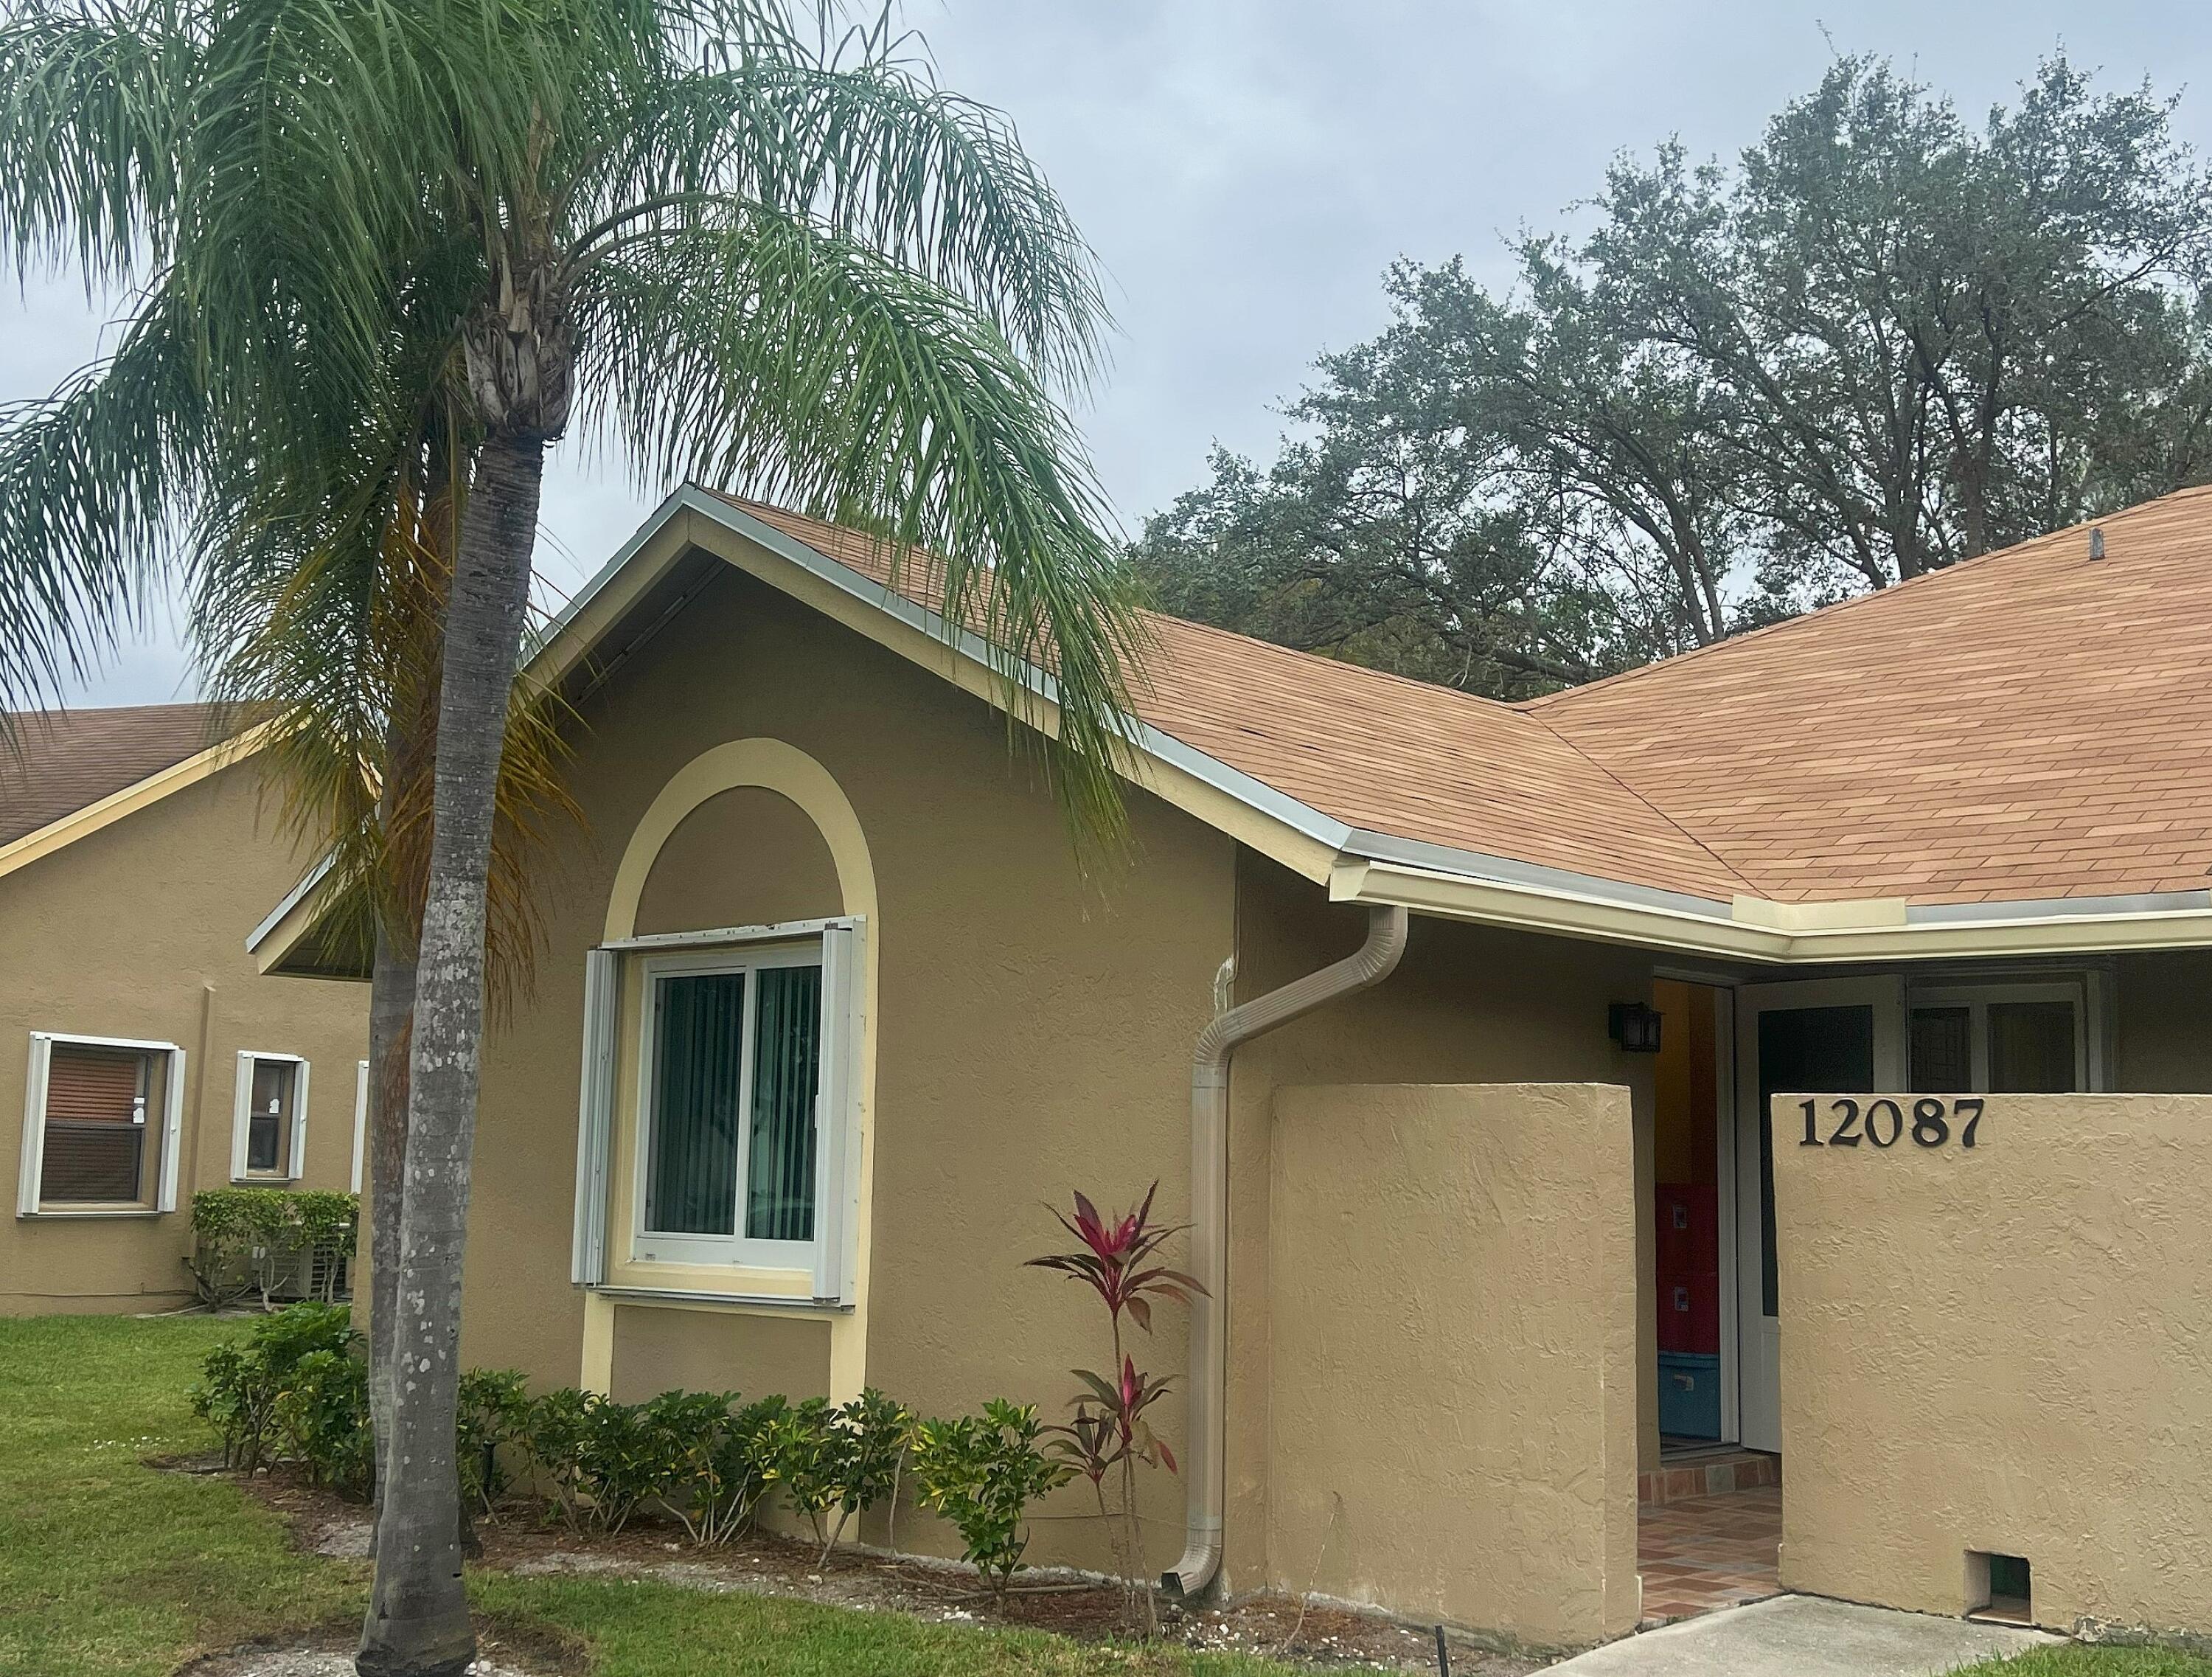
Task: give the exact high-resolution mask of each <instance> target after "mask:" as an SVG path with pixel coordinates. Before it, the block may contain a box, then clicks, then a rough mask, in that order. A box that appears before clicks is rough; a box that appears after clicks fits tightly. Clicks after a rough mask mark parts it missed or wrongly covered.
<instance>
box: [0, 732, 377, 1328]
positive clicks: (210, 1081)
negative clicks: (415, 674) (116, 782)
mask: <svg viewBox="0 0 2212 1677" xmlns="http://www.w3.org/2000/svg"><path fill="white" fill-rule="evenodd" d="M276 800H277V794H276V793H273V792H271V791H270V790H269V789H268V788H267V787H266V786H265V784H264V780H263V776H262V772H261V769H260V768H259V766H258V763H257V762H254V761H251V760H249V761H247V762H245V763H237V764H234V765H233V766H232V767H230V768H228V769H222V771H220V772H219V773H217V774H216V775H212V776H210V778H209V779H206V780H204V781H200V782H199V783H198V784H197V785H196V786H191V787H186V788H185V789H184V790H182V791H179V792H176V793H172V794H171V795H170V796H168V797H166V798H163V799H160V800H159V801H158V802H155V803H153V804H151V805H148V806H147V807H145V808H143V809H142V810H139V811H137V812H136V813H134V814H131V815H129V816H126V817H124V818H123V819H121V820H119V821H118V822H116V823H113V824H112V825H111V826H108V827H106V828H103V829H100V831H98V832H95V833H92V834H90V835H88V836H86V837H83V838H81V839H79V840H77V841H76V842H75V843H72V844H70V845H67V846H65V847H64V848H61V849H59V850H57V851H54V852H53V853H52V854H49V855H46V856H42V857H40V859H39V860H36V861H33V862H32V863H31V864H30V865H29V866H26V867H23V868H21V869H19V870H18V871H16V872H13V873H11V874H9V876H8V877H7V878H6V879H5V880H0V951H5V960H4V962H3V963H0V1171H4V1172H5V1174H6V1178H7V1183H8V1186H7V1189H6V1193H7V1198H8V1202H9V1205H10V1206H13V1205H14V1203H15V1193H16V1182H15V1178H16V1176H17V1173H18V1171H19V1170H20V1169H21V1165H20V1163H19V1161H20V1158H21V1152H20V1147H21V1136H22V1128H21V1127H22V1123H23V1117H24V1098H25V1096H24V1084H25V1070H26V1060H27V1057H28V1054H29V1052H30V1036H31V1033H32V1032H33V1031H34V1030H46V1031H55V1032H61V1033H66V1034H71V1035H78V1036H108V1037H127V1038H132V1039H136V1040H139V1041H149V1042H170V1043H174V1044H175V1045H176V1046H178V1047H179V1048H182V1049H184V1050H185V1091H184V1103H183V1111H182V1115H181V1125H180V1130H181V1134H180V1145H181V1150H182V1151H181V1153H180V1156H179V1170H178V1173H177V1209H176V1210H174V1211H173V1212H162V1213H152V1212H148V1213H139V1214H124V1215H109V1214H93V1215H71V1214H68V1213H47V1214H41V1215H40V1216H37V1217H33V1218H22V1217H17V1216H15V1215H12V1214H10V1215H7V1216H4V1217H0V1312H4V1313H6V1314H9V1315H34V1314H39V1313H42V1312H48V1311H100V1310H151V1309H167V1308H171V1307H173V1306H175V1305H177V1304H179V1303H184V1302H185V1301H186V1300H188V1299H189V1298H190V1297H191V1278H190V1276H189V1275H188V1274H187V1273H186V1271H185V1267H184V1259H185V1255H186V1254H187V1253H188V1252H190V1250H191V1215H190V1213H191V1196H192V1194H193V1193H194V1192H195V1191H196V1190H197V1189H200V1188H219V1187H222V1185H224V1184H225V1183H227V1182H229V1181H230V1167H231V1129H232V1119H233V1115H234V1095H235V1092H236V1083H237V1079H238V1075H239V1070H238V1054H239V1052H240V1050H241V1049H248V1050H257V1051H259V1052H262V1053H268V1054H297V1055H300V1056H301V1057H302V1058H303V1059H305V1060H307V1062H308V1064H309V1066H310V1067H311V1071H310V1074H309V1077H308V1097H307V1142H306V1151H305V1154H304V1157H303V1159H302V1163H301V1171H300V1175H299V1178H298V1180H296V1181H295V1182H287V1183H279V1184H275V1185H277V1186H285V1187H292V1188H333V1189H339V1190H343V1189H344V1188H347V1187H348V1186H349V1184H350V1181H351V1176H352V1168H353V1130H354V1093H355V1079H356V1067H357V1066H358V1065H359V1063H360V1061H361V1060H362V1056H363V1055H364V1054H367V1053H368V987H367V986H365V985H361V984H347V983H337V982H332V981H320V980H301V979H290V978H266V977H263V976H262V975H260V974H259V972H258V970H257V969H256V968H255V966H254V963H253V960H252V957H250V956H249V955H248V954H247V953H246V938H247V936H248V935H249V934H250V933H252V930H253V928H254V927H255V926H256V925H257V924H258V922H259V921H260V919H261V917H262V916H263V915H264V914H267V913H268V912H269V909H270V907H271V906H272V905H273V904H275V903H276V902H277V901H278V900H279V899H280V898H282V897H283V895H284V894H285V893H286V892H287V891H289V890H291V889H292V887H293V886H294V885H295V884H298V883H299V879H300V876H301V872H302V871H303V870H304V867H305V866H306V863H307V861H308V860H311V858H310V857H309V856H308V855H307V854H306V853H305V852H304V851H302V850H301V849H298V848H295V847H294V846H292V845H289V844H288V843H286V842H283V837H282V833H281V828H280V825H279V823H278V820H277V815H278V805H277V801H276Z"/></svg>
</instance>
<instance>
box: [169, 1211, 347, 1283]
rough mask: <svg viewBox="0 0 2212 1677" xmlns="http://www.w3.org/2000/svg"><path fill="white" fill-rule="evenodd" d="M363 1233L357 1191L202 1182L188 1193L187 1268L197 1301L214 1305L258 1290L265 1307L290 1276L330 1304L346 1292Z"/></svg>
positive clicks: (290, 1278)
mask: <svg viewBox="0 0 2212 1677" xmlns="http://www.w3.org/2000/svg"><path fill="white" fill-rule="evenodd" d="M360 1235H361V1196H360V1195H359V1194H331V1193H326V1192H323V1191H320V1190H315V1189H298V1188H204V1189H202V1190H201V1191H200V1192H199V1193H197V1194H194V1195H192V1251H191V1256H190V1257H188V1258H186V1259H185V1261H184V1262H185V1268H186V1269H188V1270H190V1271H191V1276H192V1286H193V1290H194V1291H195V1292H196V1293H197V1295H198V1297H199V1301H200V1303H203V1304H205V1305H207V1306H208V1307H209V1308H210V1309H222V1308H223V1307H224V1306H225V1305H228V1304H234V1303H237V1302H238V1301H239V1300H240V1299H241V1298H243V1297H246V1295H247V1294H249V1293H258V1294H259V1295H260V1297H261V1306H262V1308H263V1309H270V1307H271V1305H272V1303H273V1301H274V1300H275V1298H276V1295H277V1294H278V1293H279V1292H281V1291H284V1290H285V1286H286V1283H287V1282H288V1281H289V1280H292V1279H295V1278H297V1279H301V1280H302V1281H303V1282H304V1283H305V1285H303V1286H302V1287H301V1291H306V1292H311V1294H312V1296H313V1297H315V1298H317V1299H319V1300H320V1301H321V1302H322V1303H325V1304H330V1303H336V1302H337V1299H338V1297H340V1296H341V1295H342V1294H343V1292H344V1291H345V1288H344V1286H343V1280H344V1278H345V1275H346V1272H347V1270H348V1268H349V1266H350V1264H351V1262H352V1261H353V1255H354V1247H355V1245H356V1243H357V1242H358V1240H359V1238H360ZM303 1269H304V1271H305V1273H304V1275H302V1273H301V1272H302V1270H303Z"/></svg>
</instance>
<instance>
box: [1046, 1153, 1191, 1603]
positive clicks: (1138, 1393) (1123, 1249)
mask: <svg viewBox="0 0 2212 1677" xmlns="http://www.w3.org/2000/svg"><path fill="white" fill-rule="evenodd" d="M1159 1188H1160V1185H1159V1184H1158V1182H1154V1183H1153V1184H1152V1187H1151V1188H1147V1189H1146V1191H1145V1200H1144V1203H1143V1204H1142V1205H1140V1206H1138V1207H1137V1208H1136V1210H1134V1211H1133V1212H1127V1213H1126V1214H1125V1215H1123V1216H1121V1217H1119V1218H1114V1219H1112V1220H1111V1221H1109V1220H1108V1219H1107V1218H1103V1217H1101V1216H1099V1214H1098V1210H1097V1206H1093V1205H1092V1204H1091V1201H1090V1200H1086V1199H1085V1198H1084V1196H1083V1195H1082V1194H1077V1195H1076V1196H1075V1215H1074V1217H1073V1218H1070V1217H1068V1216H1067V1215H1066V1213H1065V1212H1060V1211H1058V1210H1054V1212H1053V1215H1054V1217H1056V1218H1059V1219H1060V1226H1061V1227H1062V1228H1064V1229H1066V1230H1067V1231H1068V1233H1070V1234H1072V1235H1073V1236H1075V1237H1076V1239H1078V1240H1079V1241H1080V1242H1082V1243H1083V1245H1082V1248H1081V1249H1080V1250H1079V1251H1074V1252H1055V1253H1052V1254H1049V1255H1047V1256H1044V1257H1042V1258H1031V1259H1030V1263H1031V1264H1032V1265H1034V1266H1035V1267H1037V1268H1039V1269H1056V1270H1059V1271H1060V1273H1063V1274H1066V1275H1072V1276H1073V1277H1075V1278H1076V1279H1078V1280H1079V1281H1081V1282H1083V1283H1084V1284H1085V1285H1087V1286H1089V1287H1090V1289H1091V1291H1093V1292H1095V1293H1097V1295H1098V1297H1099V1301H1100V1302H1101V1303H1103V1304H1104V1305H1105V1306H1106V1315H1107V1321H1108V1322H1109V1325H1110V1327H1111V1328H1112V1331H1113V1336H1114V1360H1113V1362H1112V1363H1111V1364H1109V1367H1110V1368H1111V1369H1112V1370H1113V1375H1112V1377H1111V1378H1109V1377H1107V1376H1103V1375H1098V1374H1094V1373H1092V1372H1091V1370H1089V1369H1077V1370H1074V1373H1075V1377H1076V1378H1077V1379H1078V1380H1080V1381H1081V1382H1083V1383H1084V1385H1085V1388H1088V1389H1086V1390H1085V1391H1082V1392H1079V1393H1077V1394H1076V1395H1075V1396H1074V1398H1073V1399H1072V1400H1071V1401H1072V1402H1073V1406H1074V1411H1075V1413H1074V1417H1073V1419H1072V1420H1070V1421H1069V1422H1068V1423H1067V1424H1066V1425H1064V1426H1056V1427H1054V1428H1051V1429H1050V1431H1052V1432H1053V1433H1054V1434H1055V1435H1057V1436H1056V1437H1055V1438H1054V1449H1056V1450H1058V1452H1059V1453H1060V1456H1061V1458H1062V1459H1063V1460H1065V1461H1066V1462H1067V1463H1068V1464H1069V1465H1070V1466H1071V1467H1073V1468H1074V1469H1075V1471H1076V1472H1077V1473H1080V1474H1081V1475H1082V1476H1083V1477H1084V1478H1085V1479H1087V1480H1090V1481H1091V1490H1092V1492H1093V1493H1094V1494H1096V1495H1097V1498H1098V1514H1099V1518H1100V1520H1101V1521H1102V1522H1103V1523H1104V1525H1105V1527H1106V1530H1107V1534H1108V1538H1109V1540H1110V1541H1111V1542H1112V1544H1113V1546H1114V1564H1115V1570H1116V1571H1119V1572H1120V1573H1121V1590H1122V1607H1123V1611H1124V1612H1125V1613H1127V1615H1128V1616H1129V1618H1130V1619H1132V1620H1133V1621H1135V1622H1136V1623H1138V1624H1139V1625H1141V1627H1142V1629H1143V1631H1144V1633H1145V1634H1146V1636H1148V1637H1149V1636H1155V1635H1157V1634H1158V1631H1159V1617H1158V1613H1157V1612H1156V1610H1155V1608H1154V1607H1153V1603H1152V1577H1151V1575H1150V1574H1149V1573H1148V1572H1147V1571H1146V1568H1145V1552H1144V1540H1143V1534H1142V1532H1141V1529H1140V1528H1139V1523H1138V1520H1137V1464H1138V1463H1139V1462H1143V1463H1144V1464H1146V1466H1147V1467H1165V1468H1166V1469H1167V1470H1168V1471H1169V1472H1170V1473H1174V1472H1175V1471H1176V1459H1175V1452H1174V1451H1173V1450H1171V1449H1169V1448H1168V1446H1167V1443H1166V1442H1165V1441H1164V1440H1163V1439H1161V1438H1158V1437H1154V1436H1153V1433H1152V1426H1151V1424H1150V1423H1149V1422H1147V1421H1146V1419H1145V1412H1146V1410H1147V1409H1149V1408H1151V1407H1152V1405H1153V1404H1155V1403H1157V1402H1158V1401H1159V1400H1160V1399H1161V1398H1162V1397H1163V1396H1164V1395H1165V1394H1166V1392H1167V1388H1168V1382H1166V1381H1164V1380H1155V1379H1153V1378H1152V1376H1150V1375H1148V1374H1146V1373H1144V1372H1142V1371H1141V1370H1139V1368H1138V1367H1137V1364H1136V1359H1135V1358H1133V1357H1132V1356H1130V1354H1129V1353H1128V1352H1127V1350H1126V1349H1125V1348H1124V1347H1123V1345H1122V1341H1121V1318H1122V1317H1123V1316H1124V1315H1127V1317H1128V1318H1129V1320H1130V1321H1132V1322H1135V1323H1136V1324H1137V1326H1138V1327H1139V1328H1143V1329H1144V1330H1145V1332H1146V1333H1147V1334H1150V1333H1151V1332H1152V1300H1153V1299H1155V1298H1171V1299H1174V1300H1175V1301H1176V1302H1177V1303H1181V1304H1186V1305H1187V1304H1188V1303H1190V1301H1191V1296H1192V1295H1193V1294H1194V1293H1202V1292H1204V1291H1206V1289H1205V1287H1203V1286H1202V1285H1200V1284H1199V1282H1198V1281H1197V1280H1196V1279H1194V1278H1193V1277H1191V1276H1188V1275H1186V1274H1184V1273H1182V1271H1181V1270H1178V1269H1170V1268H1168V1267H1166V1266H1165V1265H1164V1264H1161V1263H1158V1262H1156V1261H1155V1259H1156V1258H1157V1257H1158V1254H1159V1249H1160V1248H1161V1247H1162V1246H1163V1245H1164V1244H1165V1243H1167V1242H1168V1241H1169V1240H1170V1238H1172V1237H1173V1236H1176V1235H1178V1234H1181V1233H1182V1231H1183V1230H1184V1228H1185V1227H1187V1226H1188V1225H1187V1224H1172V1225H1165V1224H1154V1223H1153V1221H1152V1196H1153V1195H1154V1194H1158V1192H1159ZM1109 1475H1111V1476H1113V1477H1115V1479H1116V1480H1118V1481H1119V1482H1118V1485H1117V1486H1116V1488H1117V1489H1118V1491H1119V1492H1120V1493H1121V1508H1120V1510H1118V1511H1115V1510H1109V1509H1108V1507H1107V1505H1106V1480H1107V1479H1108V1477H1109ZM1140 1614H1141V1617H1139V1615H1140Z"/></svg>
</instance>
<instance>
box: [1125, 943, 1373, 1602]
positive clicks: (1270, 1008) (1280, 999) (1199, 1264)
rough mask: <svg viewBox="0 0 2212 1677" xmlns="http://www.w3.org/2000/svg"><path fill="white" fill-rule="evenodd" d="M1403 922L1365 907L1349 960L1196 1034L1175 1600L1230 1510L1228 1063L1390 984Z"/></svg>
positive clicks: (1186, 1591)
mask: <svg viewBox="0 0 2212 1677" xmlns="http://www.w3.org/2000/svg"><path fill="white" fill-rule="evenodd" d="M1406 920H1407V916H1406V910H1405V908H1403V907H1402V906H1400V905H1397V904H1389V905H1384V904H1376V905H1375V906H1372V907H1370V908H1369V909H1368V911H1367V941H1366V942H1364V943H1363V944H1362V945H1360V946H1359V947H1358V949H1357V950H1356V951H1353V952H1352V954H1350V955H1348V956H1346V957H1345V958H1344V959H1343V960H1341V961H1338V962H1334V963H1332V964H1330V965H1328V966H1326V967H1323V968H1322V969H1320V970H1319V971H1317V972H1310V973H1308V974H1307V975H1305V976H1304V978H1299V979H1294V980H1292V981H1291V982H1290V983H1288V984H1285V986H1283V987H1282V988H1281V989H1279V990H1270V991H1268V992H1267V994H1266V995H1264V996H1255V997H1254V998H1253V999H1252V1000H1250V1001H1248V1002H1246V1003H1245V1004H1244V1005H1243V1006H1241V1007H1232V1008H1231V1009H1230V1010H1229V1011H1228V1012H1225V1013H1223V1014H1221V1015H1219V1016H1218V1018H1215V1019H1214V1021H1213V1022H1212V1024H1209V1025H1207V1026H1206V1029H1205V1030H1202V1031H1200V1033H1199V1036H1198V1046H1197V1049H1196V1051H1195V1052H1194V1054H1193V1055H1192V1058H1191V1068H1190V1219H1191V1268H1192V1271H1193V1273H1194V1274H1195V1275H1196V1276H1197V1278H1198V1279H1199V1280H1200V1282H1202V1283H1204V1285H1205V1287H1206V1291H1204V1292H1202V1293H1200V1295H1199V1296H1198V1297H1197V1298H1195V1299H1194V1301H1193V1302H1192V1304H1191V1311H1190V1376H1189V1378H1190V1384H1189V1388H1188V1390H1189V1398H1188V1404H1187V1407H1186V1411H1185V1413H1186V1414H1187V1415H1188V1438H1187V1440H1186V1443H1185V1449H1186V1450H1187V1452H1188V1457H1189V1459H1188V1461H1187V1462H1186V1463H1185V1464H1184V1467H1185V1472H1186V1474H1187V1478H1186V1480H1185V1483H1186V1485H1187V1486H1188V1492H1187V1493H1186V1494H1187V1496H1188V1501H1189V1515H1188V1536H1187V1538H1186V1540H1185V1542H1184V1546H1183V1553H1182V1559H1181V1560H1179V1561H1177V1562H1176V1564H1175V1565H1174V1567H1173V1568H1172V1569H1171V1570H1170V1571H1167V1572H1165V1573H1164V1574H1163V1575H1162V1576H1161V1578H1160V1583H1161V1587H1162V1588H1164V1589H1167V1590H1169V1591H1170V1592H1172V1593H1174V1594H1176V1595H1185V1596H1192V1595H1197V1594H1198V1593H1199V1592H1200V1590H1202V1589H1205V1588H1206V1586H1207V1585H1208V1584H1210V1583H1212V1582H1213V1578H1214V1575H1215V1574H1216V1573H1218V1572H1219V1571H1220V1570H1221V1534H1222V1514H1223V1510H1224V1509H1225V1507H1226V1506H1227V1504H1228V1481H1227V1477H1226V1467H1227V1464H1226V1455H1227V1452H1226V1449H1225V1444H1226V1442H1227V1437H1228V1396H1229V1060H1230V1057H1231V1055H1232V1054H1235V1053H1236V1051H1237V1048H1238V1046H1239V1045H1240V1044H1242V1043H1245V1042H1250V1041H1251V1040H1252V1039H1253V1038H1254V1037H1255V1036H1262V1035H1264V1034H1266V1033H1267V1032H1268V1031H1271V1030H1274V1029H1275V1028H1276V1027H1277V1026H1279V1025H1285V1024H1289V1023H1290V1022H1291V1020H1292V1019H1295V1018H1298V1017H1299V1016H1300V1015H1301V1014H1304V1013H1310V1012H1313V1010H1314V1009H1315V1008H1316V1007H1320V1006H1323V1005H1324V1004H1326V1003H1328V1002H1332V1001H1334V1000H1336V999H1337V998H1338V997H1340V996H1348V995H1350V994H1352V993H1353V992H1354V991H1356V990H1364V989H1367V988H1369V987H1372V986H1374V985H1376V984H1380V983H1381V982H1382V981H1383V980H1384V979H1386V978H1388V977H1389V975H1390V974H1391V972H1392V971H1393V970H1394V969H1395V968H1396V967H1397V964H1398V958H1399V957H1401V956H1402V955H1403V954H1404V953H1405V952H1406Z"/></svg>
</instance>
